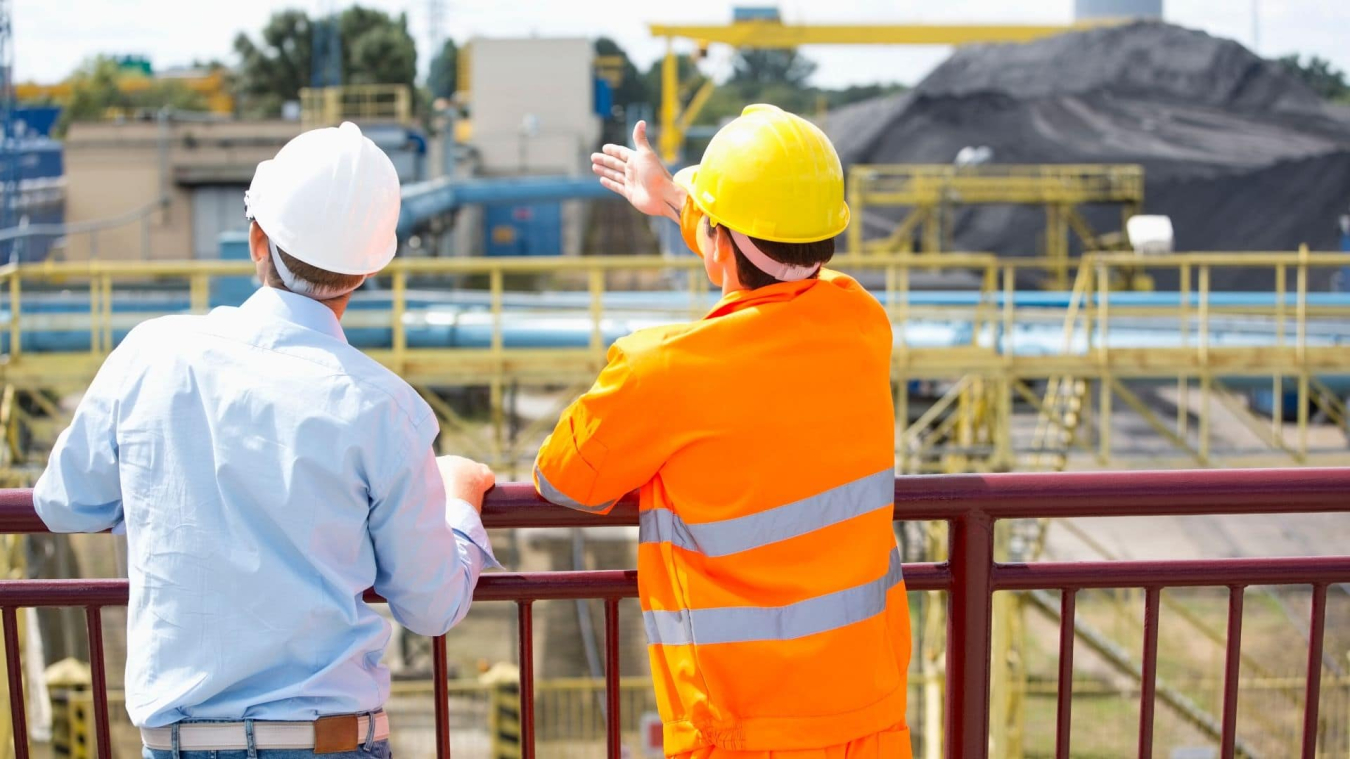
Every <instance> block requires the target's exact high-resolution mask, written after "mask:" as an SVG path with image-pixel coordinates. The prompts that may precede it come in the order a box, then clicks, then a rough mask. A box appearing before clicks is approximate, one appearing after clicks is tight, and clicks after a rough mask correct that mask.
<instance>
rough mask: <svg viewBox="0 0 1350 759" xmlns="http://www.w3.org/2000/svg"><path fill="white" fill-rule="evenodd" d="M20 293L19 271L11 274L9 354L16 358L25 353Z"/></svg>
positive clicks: (11, 357)
mask: <svg viewBox="0 0 1350 759" xmlns="http://www.w3.org/2000/svg"><path fill="white" fill-rule="evenodd" d="M20 301H21V296H20V295H19V272H18V270H17V269H16V270H15V271H14V272H12V273H11V274H10V275H9V356H10V359H11V360H12V359H16V358H18V357H19V355H20V354H21V353H23V324H22V321H23V320H22V317H21V314H22V312H23V304H22V303H21V302H20Z"/></svg>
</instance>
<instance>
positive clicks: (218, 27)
mask: <svg viewBox="0 0 1350 759" xmlns="http://www.w3.org/2000/svg"><path fill="white" fill-rule="evenodd" d="M1251 1H1252V0H1166V8H1167V16H1168V19H1169V20H1171V21H1174V22H1176V23H1179V24H1182V25H1185V26H1189V27H1193V28H1199V29H1204V30H1206V31H1208V32H1210V33H1213V34H1217V35H1220V36H1225V37H1231V38H1233V39H1236V40H1238V41H1240V42H1242V43H1244V44H1250V42H1251V39H1252V15H1251V7H1252V6H1251V5H1250V3H1251ZM1259 1H1260V3H1261V22H1262V23H1261V46H1260V51H1261V52H1262V53H1263V54H1265V55H1269V56H1274V55H1282V54H1285V53H1290V52H1299V53H1304V54H1317V55H1321V56H1322V57H1324V58H1329V59H1331V60H1332V61H1333V62H1334V63H1336V65H1337V66H1339V67H1340V68H1341V69H1344V70H1350V45H1347V44H1346V42H1345V40H1346V39H1347V38H1348V37H1347V35H1350V3H1346V2H1344V1H1343V0H1259ZM363 2H364V4H365V5H369V6H376V7H380V8H383V9H385V10H388V11H390V12H394V13H397V12H402V11H406V12H407V13H408V15H409V19H410V24H411V27H412V32H413V35H414V37H415V38H416V39H417V41H418V45H419V53H420V55H421V57H422V60H421V64H422V65H423V66H424V67H425V64H426V56H427V51H426V23H427V18H426V7H427V3H426V1H425V0H363ZM735 3H736V0H681V2H679V3H670V4H666V5H664V6H657V5H655V4H647V3H635V2H632V0H570V1H568V2H562V1H560V0H520V1H517V2H498V1H497V0H457V1H455V0H447V2H445V6H446V12H445V20H444V25H445V31H446V32H447V33H448V34H450V35H451V36H452V37H454V38H455V39H456V40H460V41H462V40H464V39H466V38H469V37H471V36H475V35H479V36H492V37H507V36H528V35H539V36H584V37H595V36H599V35H602V34H603V35H607V36H610V37H613V38H614V39H616V40H617V41H618V42H619V44H621V45H623V46H624V47H625V48H626V49H627V50H628V51H629V54H630V55H631V56H632V57H633V58H634V59H635V60H637V61H638V62H639V63H640V65H644V66H645V65H646V64H648V63H650V62H651V61H654V60H655V59H656V58H657V57H658V56H659V55H660V54H661V52H662V51H663V49H664V42H663V41H661V40H657V39H653V38H652V37H651V36H650V34H649V33H648V32H647V24H648V23H650V22H654V21H658V22H670V23H709V22H720V21H725V20H727V19H728V18H729V16H730V13H731V10H730V9H731V6H732V5H734V4H735ZM320 4H321V3H320V2H319V0H290V1H287V0H229V1H228V2H222V1H221V0H193V1H190V2H184V1H183V0H14V3H13V8H14V9H13V20H14V35H15V50H16V55H15V74H16V78H17V79H18V80H19V81H27V80H36V81H42V82H50V81H56V80H59V79H61V78H62V77H64V76H66V75H67V74H69V73H70V71H72V70H73V69H74V68H75V67H76V66H77V65H79V63H80V62H81V61H82V60H84V59H85V58H88V57H89V56H92V55H95V54H98V53H114V54H120V53H142V54H145V55H148V56H149V57H150V58H151V60H152V61H153V62H154V64H155V65H156V66H157V67H160V68H165V67H169V66H173V65H179V64H185V63H189V62H191V61H192V60H193V59H208V58H221V59H224V60H228V61H233V60H234V52H233V47H232V44H233V41H234V38H235V36H236V35H237V34H238V33H239V32H246V33H248V34H251V35H256V34H257V32H258V31H259V30H260V29H261V28H262V26H263V25H264V24H265V23H266V21H267V19H268V17H269V16H270V14H271V13H272V12H274V11H276V10H280V9H282V8H286V7H300V8H304V9H306V10H309V11H311V12H313V11H315V10H316V9H317V8H318V7H319V5H320ZM335 4H337V5H345V3H335ZM779 5H780V7H781V8H782V10H783V13H784V15H785V16H786V17H787V18H788V19H789V20H791V21H800V22H817V23H895V24H899V23H906V22H915V23H923V22H931V23H944V22H945V23H965V22H970V23H975V22H979V23H998V22H1007V23H1059V22H1067V21H1068V20H1069V19H1070V17H1071V15H1072V5H1073V4H1072V2H1071V0H1046V1H1044V2H1036V3H1016V4H1014V3H1007V2H1000V1H999V0H947V2H944V3H941V4H939V3H925V4H919V3H903V4H901V3H896V2H893V0H829V2H825V1H824V0H782V1H781V2H780V3H779ZM806 52H807V53H808V55H810V57H812V58H813V59H814V60H816V61H817V62H818V63H819V69H818V71H817V75H816V81H817V82H818V83H820V84H822V85H827V86H841V85H846V84H854V83H867V82H874V81H879V80H880V81H901V82H909V83H912V82H914V81H917V80H918V79H919V78H921V77H922V76H923V75H924V74H925V73H926V72H927V71H928V70H929V69H930V68H932V66H934V65H936V64H937V63H938V62H939V61H941V60H942V58H943V57H944V56H945V54H946V52H945V50H943V49H941V48H905V47H889V46H876V47H872V46H868V47H860V46H854V47H833V46H831V47H813V48H810V49H808V50H807V51H806ZM721 58H722V60H723V68H725V60H726V58H727V54H725V53H723V54H721ZM713 63H714V65H716V63H717V58H716V57H714V61H713Z"/></svg>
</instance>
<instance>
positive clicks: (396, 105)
mask: <svg viewBox="0 0 1350 759" xmlns="http://www.w3.org/2000/svg"><path fill="white" fill-rule="evenodd" d="M412 117H413V104H412V93H411V92H409V90H408V88H407V87H406V86H404V85H401V84H346V85H337V86H333V87H304V88H302V89H301V90H300V122H301V124H303V125H304V128H305V129H314V128H316V127H324V126H334V125H337V124H341V123H342V122H344V121H359V122H362V123H368V122H372V121H381V122H386V123H394V124H408V123H411V122H412Z"/></svg>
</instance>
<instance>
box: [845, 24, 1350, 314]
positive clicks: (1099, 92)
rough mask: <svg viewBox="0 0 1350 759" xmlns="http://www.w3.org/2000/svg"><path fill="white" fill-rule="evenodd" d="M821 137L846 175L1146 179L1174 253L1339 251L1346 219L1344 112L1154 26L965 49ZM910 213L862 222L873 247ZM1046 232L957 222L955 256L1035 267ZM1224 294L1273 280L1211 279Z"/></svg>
mask: <svg viewBox="0 0 1350 759" xmlns="http://www.w3.org/2000/svg"><path fill="white" fill-rule="evenodd" d="M826 129H827V131H828V132H829V133H830V136H831V137H832V138H833V139H834V140H835V145H836V147H837V148H838V150H839V153H840V157H841V158H842V159H843V161H844V163H845V165H851V164H855V163H950V162H951V161H952V160H953V159H954V158H955V157H956V154H957V152H958V151H960V150H961V149H962V148H963V147H967V146H982V145H983V146H988V147H990V148H992V150H993V154H994V161H995V162H996V163H1137V164H1141V165H1142V166H1143V167H1144V169H1145V176H1146V179H1147V185H1146V190H1145V212H1146V213H1158V214H1166V215H1168V216H1171V217H1172V221H1173V225H1174V227H1175V230H1176V247H1177V249H1178V250H1232V251H1242V250H1293V249H1295V248H1297V247H1298V245H1300V244H1302V243H1307V244H1308V245H1310V246H1312V247H1313V248H1314V249H1322V250H1327V249H1334V248H1335V247H1336V243H1337V229H1336V220H1337V217H1338V215H1339V214H1341V213H1344V211H1345V209H1346V207H1347V205H1350V110H1347V109H1345V108H1336V107H1332V106H1328V105H1326V104H1324V103H1323V102H1322V101H1321V100H1320V99H1319V98H1318V97H1317V96H1316V95H1315V94H1314V93H1313V92H1312V91H1311V90H1309V89H1308V88H1307V87H1305V86H1304V85H1303V84H1302V83H1301V82H1299V81H1298V80H1297V79H1295V78H1293V77H1292V76H1290V75H1289V74H1288V73H1287V72H1285V71H1284V70H1283V68H1282V67H1281V66H1280V65H1279V64H1277V63H1274V62H1271V61H1266V60H1263V59H1261V58H1259V57H1258V56H1256V55H1253V54H1252V53H1251V52H1249V51H1248V50H1246V49H1245V48H1243V47H1242V46H1241V45H1239V44H1237V43H1236V42H1232V41H1229V40H1223V39H1218V38H1215V37H1211V36H1209V35H1207V34H1205V33H1203V32H1197V31H1192V30H1188V29H1183V28H1180V27H1176V26H1171V25H1167V24H1161V23H1156V22H1141V23H1136V24H1130V25H1125V26H1117V27H1109V28H1101V29H1094V30H1088V31H1083V32H1074V33H1069V34H1063V35H1059V36H1056V37H1052V38H1049V39H1046V40H1042V41H1039V42H1034V43H1029V44H1023V45H979V46H970V47H965V48H961V49H959V50H958V51H957V52H956V53H955V54H953V55H952V57H951V58H950V59H948V60H947V61H946V62H945V63H943V64H942V65H941V66H939V67H938V68H937V69H936V70H934V71H933V72H932V73H931V74H930V75H929V76H928V77H927V78H926V79H925V80H924V81H923V82H922V83H921V84H920V85H919V86H918V87H916V88H915V89H914V90H912V91H910V92H908V93H905V94H903V95H898V96H891V97H887V98H880V99H877V100H872V101H868V102H865V103H859V104H856V105H853V106H850V107H848V108H845V109H841V110H839V111H837V112H835V113H832V114H831V115H830V118H829V121H828V123H827V124H826ZM1087 210H1088V213H1087V215H1088V218H1089V220H1090V221H1091V222H1092V223H1093V224H1094V226H1095V227H1097V228H1098V229H1099V230H1114V229H1117V228H1118V227H1119V216H1118V211H1115V210H1114V209H1111V210H1107V209H1087ZM903 213H904V211H903V210H901V209H876V210H871V209H869V212H868V217H869V218H868V220H867V225H866V228H865V230H864V233H865V235H866V236H867V237H869V238H871V237H880V236H883V235H885V234H887V233H889V232H890V231H891V230H892V229H893V228H894V223H895V220H897V219H898V218H899V217H900V216H901V215H902V214H903ZM1044 218H1045V217H1044V213H1043V212H1042V211H1041V209H1038V208H1018V207H1011V206H1010V207H987V208H978V209H963V210H961V211H959V212H958V213H957V214H956V216H955V219H954V223H953V235H954V240H953V242H954V246H955V247H956V249H958V250H985V251H994V252H998V253H1002V254H1007V255H1032V254H1034V253H1035V252H1036V251H1037V249H1038V240H1039V239H1040V236H1041V234H1042V230H1043V229H1044ZM1326 276H1329V272H1328V273H1326ZM1316 280H1317V282H1315V283H1314V284H1321V283H1323V282H1324V280H1325V278H1324V277H1317V278H1316ZM1159 284H1162V285H1165V284H1166V282H1165V280H1164V281H1160V283H1159ZM1215 286H1216V287H1219V288H1233V289H1247V288H1252V289H1257V288H1267V287H1269V286H1270V278H1269V277H1268V276H1265V275H1262V274H1259V273H1256V272H1228V273H1225V274H1220V273H1219V272H1218V271H1217V270H1216V272H1215Z"/></svg>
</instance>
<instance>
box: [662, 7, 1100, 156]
mask: <svg viewBox="0 0 1350 759" xmlns="http://www.w3.org/2000/svg"><path fill="white" fill-rule="evenodd" d="M649 28H650V30H651V33H652V36H653V37H665V38H666V55H665V59H664V60H663V61H662V63H661V134H660V144H659V149H660V151H661V158H662V159H663V160H665V161H666V162H668V163H674V162H676V161H678V160H679V159H680V151H681V149H682V148H683V146H684V135H685V132H686V131H687V130H688V128H689V127H690V125H692V124H693V122H694V119H695V118H697V117H698V113H699V111H700V110H702V109H703V106H704V105H705V104H707V102H708V98H709V96H711V95H712V91H713V83H712V80H710V79H705V80H704V81H703V83H702V85H701V86H700V87H699V88H698V89H697V90H696V91H695V92H694V93H693V95H692V96H690V97H689V99H688V100H687V101H685V100H684V96H683V95H682V93H683V92H684V89H682V86H681V84H680V81H679V67H678V60H677V58H676V56H675V44H674V43H675V40H676V39H687V40H692V41H693V42H694V43H695V44H696V45H697V46H698V50H699V51H700V53H702V51H705V50H706V49H707V47H708V45H710V44H712V43H720V44H724V45H731V46H732V47H736V48H791V47H797V46H800V45H966V44H971V43H976V42H1030V41H1032V40H1036V39H1040V38H1042V37H1048V36H1051V35H1054V34H1059V33H1061V32H1065V31H1069V30H1071V29H1075V28H1080V27H1075V26H1057V25H1018V24H983V25H980V24H946V25H942V24H891V25H884V24H858V25H843V24H841V25H824V24H784V23H783V22H782V21H781V20H780V19H778V18H777V17H776V15H774V16H771V17H757V18H748V19H744V20H738V21H733V22H732V23H730V24H715V25H704V26H677V25H669V24H652V25H651V26H650V27H649Z"/></svg>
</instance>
